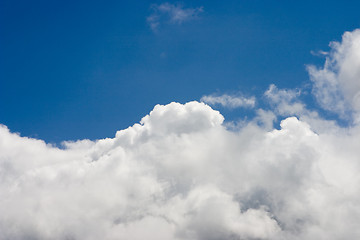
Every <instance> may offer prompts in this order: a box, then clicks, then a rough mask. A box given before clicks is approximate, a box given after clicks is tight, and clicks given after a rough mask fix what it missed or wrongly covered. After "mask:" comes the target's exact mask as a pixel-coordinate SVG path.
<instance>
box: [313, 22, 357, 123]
mask: <svg viewBox="0 0 360 240" xmlns="http://www.w3.org/2000/svg"><path fill="white" fill-rule="evenodd" d="M308 72H309V74H310V78H311V80H312V81H313V83H314V85H313V93H314V95H315V97H316V99H317V101H318V102H319V104H320V105H321V106H322V107H323V108H324V109H326V110H329V111H332V112H335V113H337V114H339V116H340V117H342V118H347V117H349V115H351V114H353V115H357V120H358V121H359V120H360V118H359V112H360V29H357V30H355V31H352V32H345V33H344V35H343V37H342V41H341V42H331V43H330V52H329V53H328V54H327V57H326V61H325V64H324V66H323V67H321V68H317V67H315V66H312V65H310V66H308ZM349 113H350V114H349Z"/></svg>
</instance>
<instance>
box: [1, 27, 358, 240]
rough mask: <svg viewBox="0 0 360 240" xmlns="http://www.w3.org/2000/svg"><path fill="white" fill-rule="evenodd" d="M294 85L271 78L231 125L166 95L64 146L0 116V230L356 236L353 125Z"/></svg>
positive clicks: (76, 235) (19, 233) (295, 239)
mask: <svg viewBox="0 0 360 240" xmlns="http://www.w3.org/2000/svg"><path fill="white" fill-rule="evenodd" d="M350 34H354V33H350ZM327 61H328V60H327ZM354 61H355V60H354ZM317 71H320V70H317ZM316 81H317V80H314V84H315V85H316ZM341 84H345V85H346V84H348V83H347V82H346V81H345V82H342V81H339V85H338V86H339V87H340V88H341V89H342V87H341V86H342V85H341ZM317 88H318V89H317V90H316V91H321V85H319V86H317ZM344 89H346V88H344ZM316 91H315V93H317V92H316ZM323 91H325V92H326V91H328V89H327V88H326V86H324V89H323ZM341 91H344V90H341ZM299 94H301V92H300V91H298V90H291V89H287V90H285V89H279V88H277V87H276V86H275V85H271V86H270V87H269V89H268V90H267V91H266V92H265V93H264V96H265V98H266V100H267V101H268V102H270V108H269V109H256V113H257V115H256V117H255V118H254V119H252V120H248V121H247V122H246V124H244V125H243V126H242V127H241V128H240V129H237V130H236V131H230V130H228V129H227V128H226V127H225V125H224V117H223V116H222V115H221V113H220V112H218V111H215V110H213V109H212V108H211V107H210V106H208V105H206V104H205V103H202V102H189V103H186V104H180V103H170V104H168V105H157V106H155V107H154V109H153V110H152V111H151V112H150V113H149V114H148V115H146V116H145V117H144V118H142V120H141V121H140V123H138V124H134V125H133V126H131V127H129V128H127V129H124V130H120V131H118V132H117V133H116V135H115V137H113V138H106V139H100V140H97V141H90V140H79V141H75V142H64V143H63V145H64V147H63V149H59V148H57V147H55V146H52V145H49V144H46V143H45V142H44V141H42V140H38V139H33V138H27V137H22V136H20V135H19V134H17V133H12V132H11V131H10V130H9V129H8V128H7V127H6V126H4V125H0V213H1V214H0V239H4V240H10V239H11V240H13V239H15V240H25V239H40V240H41V239H54V240H58V239H60V240H62V239H63V240H65V239H86V240H87V239H89V240H92V239H94V240H95V239H104V240H113V239H135V240H143V239H156V240H161V239H163V240H171V239H173V240H212V239H214V240H215V239H224V240H230V239H232V240H234V239H247V240H253V239H263V240H265V239H266V240H275V239H276V240H278V239H283V240H300V239H307V240H315V239H339V240H340V239H358V238H359V237H360V228H359V227H358V223H359V222H360V175H359V174H358V173H359V171H360V161H359V156H360V146H359V139H360V125H359V124H356V123H355V124H353V125H351V126H347V127H346V128H342V127H340V126H338V125H337V124H336V122H334V121H329V120H327V119H323V118H321V117H320V116H319V115H318V114H317V113H316V112H314V111H310V110H308V109H307V108H306V105H305V104H303V103H302V102H301V101H300V100H299V99H298V97H299ZM354 96H355V95H354ZM344 99H345V96H344ZM350 99H352V98H350ZM331 101H333V100H331ZM331 101H330V102H331ZM344 101H345V100H344ZM346 101H348V100H346ZM352 107H353V109H355V110H356V106H355V105H352ZM355 110H354V111H355ZM275 118H280V119H282V120H281V123H280V126H279V128H278V129H276V128H274V127H273V126H272V124H273V121H274V119H275ZM259 122H262V123H263V124H259Z"/></svg>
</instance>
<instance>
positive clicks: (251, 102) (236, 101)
mask: <svg viewBox="0 0 360 240" xmlns="http://www.w3.org/2000/svg"><path fill="white" fill-rule="evenodd" d="M200 101H201V102H204V103H207V104H209V105H220V106H223V107H227V108H240V107H246V108H252V107H254V106H255V97H250V98H246V97H243V96H231V95H227V94H224V95H221V96H215V95H208V96H203V97H202V98H201V99H200Z"/></svg>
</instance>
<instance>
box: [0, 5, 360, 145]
mask: <svg viewBox="0 0 360 240" xmlns="http://www.w3.org/2000/svg"><path fill="white" fill-rule="evenodd" d="M164 2H166V1H66V0H62V1H51V0H50V1H49V0H44V1H36V0H35V1H17V0H2V1H1V2H0V123H2V124H5V125H7V126H8V127H9V128H10V129H11V131H15V132H20V133H21V135H23V136H30V137H36V138H41V139H44V140H46V141H47V142H53V143H58V142H60V141H62V140H75V139H82V138H90V139H96V138H104V137H112V136H114V134H115V131H116V130H119V129H123V128H126V127H128V126H130V125H132V124H134V123H135V122H138V121H139V120H140V119H141V117H143V116H144V115H145V114H147V113H149V111H150V110H151V109H152V108H153V107H154V105H155V104H158V103H160V104H167V103H169V102H172V101H178V102H182V103H185V102H187V101H190V100H199V99H200V98H201V96H203V95H206V94H211V93H214V92H217V93H228V92H230V93H231V92H236V91H241V92H243V93H245V94H248V95H254V94H260V93H262V92H263V91H264V90H266V88H267V87H268V85H269V84H271V83H275V84H276V85H277V86H278V87H280V88H283V87H285V88H292V87H297V86H300V85H302V84H304V83H306V82H308V81H309V80H308V75H307V73H306V71H305V64H310V63H311V64H318V65H320V64H322V62H323V60H324V59H322V58H319V57H315V56H313V55H312V54H310V51H311V50H314V51H317V50H328V47H327V46H328V43H329V41H332V40H340V39H341V35H342V34H343V32H344V31H347V30H353V29H355V28H357V27H359V26H360V15H359V9H360V1H349V2H344V1H326V2H324V1H317V2H314V1H296V2H295V1H255V0H248V1H239V0H237V1H209V0H207V1H205V0H204V1H194V0H193V1H183V2H181V3H182V4H183V6H184V8H196V7H201V6H202V7H203V12H202V13H201V14H199V17H198V18H197V19H194V20H192V21H189V22H184V23H183V24H181V25H179V24H166V23H164V24H162V25H160V27H159V29H158V31H157V32H154V31H152V30H151V28H150V27H149V25H148V23H147V22H146V18H147V17H148V16H149V15H150V14H151V13H152V10H151V6H152V4H161V3H164ZM168 2H169V3H171V4H175V3H176V2H172V1H168Z"/></svg>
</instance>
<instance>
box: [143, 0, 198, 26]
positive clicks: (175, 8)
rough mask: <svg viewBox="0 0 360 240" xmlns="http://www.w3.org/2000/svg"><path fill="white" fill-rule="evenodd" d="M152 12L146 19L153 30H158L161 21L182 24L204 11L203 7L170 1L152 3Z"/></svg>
mask: <svg viewBox="0 0 360 240" xmlns="http://www.w3.org/2000/svg"><path fill="white" fill-rule="evenodd" d="M151 9H152V13H151V15H150V16H148V17H147V19H146V21H147V23H148V24H149V26H150V28H151V29H152V30H153V31H157V30H158V28H159V26H160V24H161V23H166V24H182V23H183V22H187V21H190V20H193V19H195V18H197V17H198V16H199V14H200V13H201V12H203V7H198V8H184V7H183V6H182V5H180V4H170V3H168V2H165V3H162V4H159V5H157V4H154V5H152V8H151Z"/></svg>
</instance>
